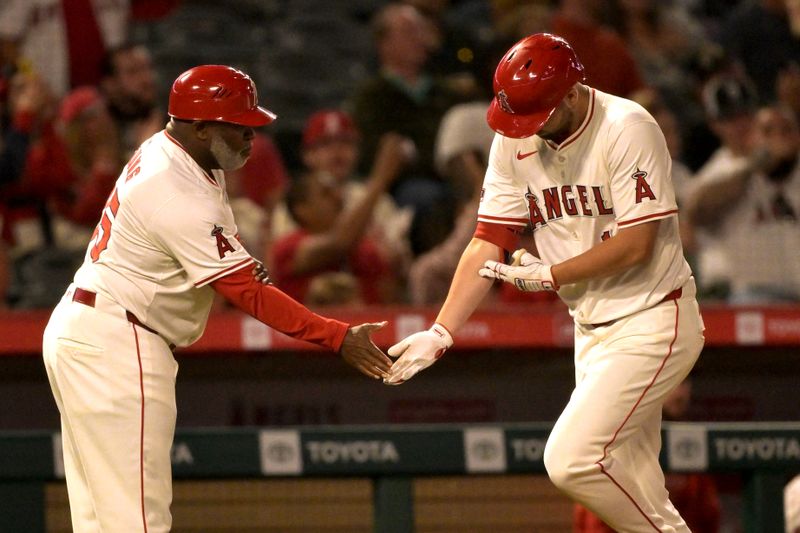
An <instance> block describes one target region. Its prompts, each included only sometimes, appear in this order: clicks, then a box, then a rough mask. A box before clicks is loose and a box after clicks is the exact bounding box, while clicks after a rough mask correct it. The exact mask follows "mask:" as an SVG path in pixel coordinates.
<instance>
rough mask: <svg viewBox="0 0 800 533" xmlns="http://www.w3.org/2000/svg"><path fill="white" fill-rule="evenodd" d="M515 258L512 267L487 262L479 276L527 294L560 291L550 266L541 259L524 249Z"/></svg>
mask: <svg viewBox="0 0 800 533" xmlns="http://www.w3.org/2000/svg"><path fill="white" fill-rule="evenodd" d="M513 258H514V260H513V262H512V264H511V265H506V264H505V263H499V262H497V261H486V263H484V265H483V268H481V269H480V270H479V271H478V274H479V275H480V276H481V277H483V278H488V279H499V280H501V281H505V282H506V283H511V284H512V285H514V286H515V287H517V289H519V290H521V291H525V292H534V291H557V290H558V283H556V281H555V279H553V273H552V272H551V267H550V265H545V264H544V263H542V261H541V259H539V258H538V257H536V256H535V255H533V254H530V253H528V252H527V251H525V250H524V249H522V248H520V249H519V250H517V251H516V252H514V255H513ZM517 265H518V266H517Z"/></svg>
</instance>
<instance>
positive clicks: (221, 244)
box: [211, 224, 233, 259]
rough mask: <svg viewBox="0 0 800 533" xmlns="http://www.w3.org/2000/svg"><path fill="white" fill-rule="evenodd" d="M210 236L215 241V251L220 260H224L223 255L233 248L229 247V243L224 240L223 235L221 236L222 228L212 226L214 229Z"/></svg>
mask: <svg viewBox="0 0 800 533" xmlns="http://www.w3.org/2000/svg"><path fill="white" fill-rule="evenodd" d="M211 236H212V237H214V238H216V239H217V251H218V252H219V258H220V259H222V258H224V257H225V254H227V253H228V252H232V251H233V246H231V243H229V242H228V239H226V238H225V235H223V234H222V228H221V227H220V226H217V225H216V224H214V229H212V230H211Z"/></svg>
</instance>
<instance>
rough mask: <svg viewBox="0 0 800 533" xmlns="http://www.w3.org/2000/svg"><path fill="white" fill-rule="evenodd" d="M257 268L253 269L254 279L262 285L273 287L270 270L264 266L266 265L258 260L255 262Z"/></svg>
mask: <svg viewBox="0 0 800 533" xmlns="http://www.w3.org/2000/svg"><path fill="white" fill-rule="evenodd" d="M253 261H254V262H255V266H254V267H253V277H254V278H256V281H257V282H259V283H261V284H262V285H272V279H271V278H270V277H269V270H267V267H265V266H264V263H262V262H261V261H259V260H258V259H254V260H253Z"/></svg>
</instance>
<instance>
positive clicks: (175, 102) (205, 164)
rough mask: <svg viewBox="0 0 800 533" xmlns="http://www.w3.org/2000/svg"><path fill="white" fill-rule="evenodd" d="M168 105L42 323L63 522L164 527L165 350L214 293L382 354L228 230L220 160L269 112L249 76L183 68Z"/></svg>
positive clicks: (361, 357)
mask: <svg viewBox="0 0 800 533" xmlns="http://www.w3.org/2000/svg"><path fill="white" fill-rule="evenodd" d="M169 115H170V117H171V119H170V121H169V123H168V124H167V127H166V129H165V130H163V131H161V132H159V133H157V134H155V135H154V136H152V137H151V138H150V139H148V140H147V141H145V142H144V143H143V144H142V145H141V146H140V147H139V149H138V150H137V151H136V153H135V154H134V155H133V157H132V159H131V160H130V161H129V162H128V164H127V165H126V166H125V168H124V169H123V171H122V174H121V175H120V177H119V179H118V180H117V182H116V187H115V188H114V190H113V191H112V192H111V195H110V197H109V199H108V203H107V204H106V206H105V208H104V209H103V212H102V214H101V218H100V222H99V224H98V226H97V229H96V230H95V232H94V236H93V238H92V240H91V242H90V243H89V247H88V250H87V252H86V257H85V260H84V263H83V265H82V266H81V267H80V268H79V270H78V271H77V273H76V274H75V278H74V282H73V283H72V284H71V285H70V287H69V289H68V290H67V292H66V294H65V295H64V297H63V298H62V300H61V302H60V303H59V304H58V306H57V307H56V308H55V310H54V311H53V314H52V316H51V318H50V321H49V323H48V325H47V328H46V330H45V333H44V361H45V366H46V369H47V375H48V378H49V381H50V385H51V388H52V391H53V395H54V397H55V400H56V403H57V405H58V408H59V411H60V413H61V429H62V441H63V448H64V471H65V475H66V480H67V489H68V492H69V500H70V508H71V515H72V525H73V528H74V530H75V531H76V532H93V533H94V532H100V531H104V532H109V531H114V532H116V531H120V532H122V531H124V532H126V533H131V532H136V531H139V532H146V533H156V532H162V531H168V530H169V529H170V526H171V516H170V510H169V507H170V502H171V499H172V488H171V465H170V453H169V452H170V446H171V444H172V439H173V434H174V430H175V418H176V408H175V378H176V374H177V371H178V365H177V363H176V362H175V359H174V357H173V354H172V349H173V348H174V347H175V346H188V345H190V344H192V343H193V342H194V341H196V340H197V339H198V338H199V337H200V336H201V335H202V333H203V329H204V328H205V325H206V320H207V318H208V314H209V310H210V307H211V303H212V299H213V298H214V293H215V292H217V293H219V294H221V295H222V296H224V297H225V298H226V299H228V300H229V301H230V302H232V303H234V304H235V305H236V306H238V307H239V308H241V309H242V310H244V311H245V312H247V313H249V314H250V315H252V316H254V317H255V318H257V319H259V320H261V321H262V322H264V323H265V324H268V325H269V326H271V327H273V328H275V329H277V330H279V331H282V332H284V333H286V334H288V335H290V336H292V337H295V338H298V339H303V340H306V341H309V342H312V343H315V344H318V345H320V346H323V347H325V348H328V349H330V350H332V351H335V352H339V354H340V355H341V356H342V357H343V358H344V360H345V361H346V362H348V363H349V364H351V365H353V366H354V367H356V368H357V369H358V370H360V371H361V372H363V373H364V374H366V375H368V376H370V377H373V378H380V377H384V376H386V371H388V369H389V365H390V363H391V360H389V359H388V358H387V357H386V356H385V355H384V354H383V353H382V352H381V351H380V350H378V349H377V348H376V347H375V345H374V344H372V342H371V340H370V338H369V333H370V332H371V331H373V330H374V329H376V328H379V327H381V324H362V325H360V326H356V327H349V326H348V325H347V324H345V323H342V322H339V321H336V320H331V319H328V318H324V317H321V316H319V315H316V314H314V313H312V312H310V311H309V310H308V309H306V308H305V307H303V306H302V305H300V304H298V303H297V302H295V301H294V300H292V299H290V298H289V297H288V296H286V295H285V294H283V293H282V292H281V291H279V290H278V289H276V288H275V287H273V286H272V285H270V284H268V283H267V279H266V277H265V273H264V272H263V270H261V269H260V268H258V267H257V268H255V269H254V265H256V262H255V260H254V259H253V258H252V257H251V256H250V254H249V253H248V252H247V250H246V249H245V248H244V246H243V245H242V243H241V242H239V240H238V238H237V230H236V223H235V222H234V219H233V215H232V213H231V207H230V204H229V202H228V196H227V193H226V192H225V176H224V171H226V170H235V169H237V168H240V167H241V166H242V165H244V163H245V161H246V160H247V158H248V156H249V153H250V150H251V143H252V140H253V137H254V131H253V128H254V127H258V126H263V125H266V124H269V123H270V122H272V121H273V120H274V119H275V115H274V114H273V113H271V112H270V111H268V110H267V109H265V108H263V107H260V106H259V105H258V98H257V94H256V88H255V85H254V84H253V82H252V80H251V79H250V78H249V77H248V76H247V75H246V74H244V73H243V72H241V71H238V70H236V69H233V68H231V67H227V66H220V65H204V66H199V67H196V68H193V69H191V70H188V71H187V72H184V73H183V74H182V75H181V76H180V77H178V78H177V79H176V80H175V82H174V84H173V86H172V90H171V92H170V96H169Z"/></svg>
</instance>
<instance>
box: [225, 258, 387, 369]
mask: <svg viewBox="0 0 800 533" xmlns="http://www.w3.org/2000/svg"><path fill="white" fill-rule="evenodd" d="M251 266H252V264H249V265H246V266H245V267H243V268H240V269H239V270H236V271H235V272H231V273H230V274H228V275H226V276H223V277H222V278H220V279H218V280H216V281H214V282H212V283H211V286H212V288H213V289H214V290H215V291H217V292H218V293H220V294H221V295H222V296H223V297H224V298H225V299H226V300H228V301H229V302H231V303H232V304H234V305H235V306H236V307H238V308H239V309H241V310H242V311H244V312H245V313H247V314H249V315H250V316H252V317H254V318H256V319H258V320H260V321H261V322H263V323H264V324H266V325H268V326H270V327H272V328H274V329H277V330H278V331H280V332H282V333H285V334H287V335H289V336H290V337H293V338H295V339H300V340H304V341H308V342H311V343H314V344H317V345H318V346H323V347H325V348H328V349H330V350H332V351H334V352H338V353H339V354H340V355H341V356H342V359H344V360H345V361H346V362H347V363H348V364H350V365H351V366H353V367H355V368H356V369H358V370H359V371H360V372H361V373H363V374H365V375H367V376H369V377H371V378H374V379H380V378H383V377H386V375H387V372H388V370H389V367H390V365H391V360H390V359H389V358H388V357H386V355H384V353H383V352H381V351H380V350H379V349H378V348H377V347H376V346H375V344H373V342H372V340H371V339H370V336H369V334H370V333H371V332H372V331H374V330H376V329H379V328H381V327H383V325H382V324H361V325H360V326H355V327H350V326H349V325H348V324H345V323H344V322H340V321H338V320H334V319H331V318H326V317H323V316H320V315H318V314H316V313H314V312H312V311H311V310H309V309H308V308H307V307H305V306H303V305H302V304H300V303H299V302H297V301H295V300H293V299H292V298H290V297H289V296H287V295H286V294H284V293H283V292H281V291H280V290H279V289H277V288H276V287H274V286H272V285H269V284H266V283H264V282H262V280H261V279H258V278H257V277H256V274H255V271H253V270H252V269H251V268H250V267H251Z"/></svg>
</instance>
